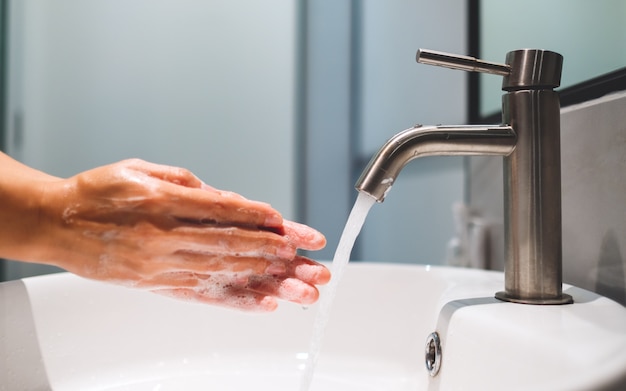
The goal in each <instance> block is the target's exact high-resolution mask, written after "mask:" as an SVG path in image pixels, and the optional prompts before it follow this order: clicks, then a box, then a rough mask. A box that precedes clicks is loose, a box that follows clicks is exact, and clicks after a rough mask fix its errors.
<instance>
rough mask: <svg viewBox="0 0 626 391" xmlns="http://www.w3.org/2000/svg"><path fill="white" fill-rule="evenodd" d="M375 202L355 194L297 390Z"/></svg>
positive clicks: (311, 368)
mask: <svg viewBox="0 0 626 391" xmlns="http://www.w3.org/2000/svg"><path fill="white" fill-rule="evenodd" d="M375 202H376V200H375V199H374V198H373V197H371V196H369V195H368V194H365V193H359V195H358V197H357V199H356V202H355V203H354V206H353V207H352V211H351V212H350V216H349V217H348V221H347V222H346V226H345V227H344V229H343V233H342V234H341V239H340V240H339V245H338V246H337V250H336V251H335V256H334V257H333V263H332V265H331V272H332V279H331V280H330V282H329V283H328V286H327V287H326V290H325V291H324V295H323V296H322V297H321V298H320V303H319V309H318V312H317V315H316V318H315V323H314V325H313V336H312V337H311V345H310V347H309V355H308V357H307V361H306V364H305V365H306V366H305V369H304V374H303V376H302V382H301V383H300V391H308V390H309V389H310V387H311V382H312V381H313V374H314V373H315V366H316V364H317V359H318V357H319V354H320V350H321V348H322V346H321V345H322V339H323V338H324V332H325V331H326V325H327V324H328V318H329V317H330V311H331V309H332V306H333V302H334V299H335V293H336V291H337V286H338V285H339V282H340V281H341V277H342V275H343V272H344V270H345V267H346V265H347V264H348V262H349V261H350V253H351V252H352V247H354V242H355V241H356V238H357V236H358V235H359V232H361V228H362V227H363V223H365V218H366V217H367V214H368V212H369V210H370V208H371V207H372V205H374V203H375Z"/></svg>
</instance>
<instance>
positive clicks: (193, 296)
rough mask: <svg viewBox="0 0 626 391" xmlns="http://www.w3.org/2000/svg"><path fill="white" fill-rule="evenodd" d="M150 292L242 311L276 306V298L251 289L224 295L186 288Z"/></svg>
mask: <svg viewBox="0 0 626 391" xmlns="http://www.w3.org/2000/svg"><path fill="white" fill-rule="evenodd" d="M152 292H154V293H158V294H161V295H165V296H169V297H173V298H175V299H178V300H185V301H192V302H197V303H203V304H211V305H217V306H222V307H228V308H232V309H237V310H242V311H250V312H252V311H254V312H271V311H274V310H275V309H276V308H277V307H278V303H277V302H276V299H274V298H273V297H270V296H266V295H263V294H260V293H256V292H252V291H240V292H236V291H231V292H228V294H224V295H218V296H215V295H212V294H211V293H208V292H206V291H201V290H194V289H188V288H178V289H156V290H153V291H152Z"/></svg>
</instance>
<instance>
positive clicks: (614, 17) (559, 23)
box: [477, 0, 626, 118]
mask: <svg viewBox="0 0 626 391" xmlns="http://www.w3.org/2000/svg"><path fill="white" fill-rule="evenodd" d="M625 16H626V2H624V1H622V0H596V1H587V0H552V1H543V0H527V1H515V0H480V1H479V10H478V13H477V17H478V26H479V28H478V29H479V34H478V35H479V37H478V39H479V40H478V45H479V56H480V58H481V59H483V60H486V61H494V62H504V58H505V55H506V53H507V52H509V51H511V50H514V49H523V48H537V49H547V50H552V51H555V52H557V53H560V54H562V55H563V57H564V63H563V74H562V78H561V87H560V88H559V90H562V89H563V88H567V87H571V86H573V85H575V84H578V83H581V82H583V81H586V80H589V79H592V78H594V77H597V76H599V75H603V74H606V73H609V72H613V71H615V70H618V69H621V68H624V67H626V50H624V49H625V48H626V23H624V17H625ZM501 84H502V78H500V77H496V76H492V75H482V74H481V75H479V91H480V98H479V99H480V100H479V115H480V117H483V118H484V117H487V116H490V115H492V114H494V113H498V112H499V111H500V105H501V96H502V90H501Z"/></svg>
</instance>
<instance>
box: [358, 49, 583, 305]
mask: <svg viewBox="0 0 626 391" xmlns="http://www.w3.org/2000/svg"><path fill="white" fill-rule="evenodd" d="M417 62H419V63H424V64H429V65H438V66H444V67H447V68H452V69H460V70H465V71H471V72H484V73H491V74H495V75H500V76H503V77H504V78H503V82H502V90H503V91H505V92H506V93H505V94H504V95H503V97H502V124H501V125H493V126H490V125H454V126H449V125H437V126H422V125H416V126H414V127H412V128H409V129H407V130H404V131H402V132H400V133H398V134H396V135H395V136H393V137H391V138H390V139H389V140H388V141H387V142H386V143H385V144H384V145H383V146H382V147H381V149H380V150H379V151H378V153H376V154H375V155H374V157H373V158H372V159H371V161H370V162H369V164H368V165H367V167H366V168H365V170H364V171H363V173H362V174H361V177H360V178H359V180H358V181H357V183H356V185H355V187H356V189H357V190H358V191H360V192H364V193H367V194H369V195H370V196H372V197H374V198H375V199H376V200H377V201H378V202H382V201H383V200H384V199H385V197H386V195H387V193H388V192H389V190H390V189H391V187H392V185H393V183H394V182H395V180H396V178H397V176H398V174H399V173H400V171H401V170H402V168H403V167H404V166H405V165H406V164H407V163H408V162H409V161H411V160H413V159H416V158H419V157H424V156H434V155H448V156H449V155H500V156H503V165H504V230H505V243H504V245H505V262H504V280H505V281H504V285H505V286H504V288H505V289H504V291H501V292H497V293H496V294H495V296H496V298H498V299H500V300H504V301H509V302H514V303H524V304H570V303H573V299H572V297H571V296H570V295H567V294H564V293H563V288H562V285H563V281H562V280H563V271H562V248H561V156H560V102H559V96H558V94H557V93H556V92H555V91H554V88H556V87H558V86H559V85H560V81H561V68H562V65H563V57H562V56H561V55H560V54H558V53H555V52H551V51H547V50H536V49H522V50H515V51H512V52H509V53H507V55H506V61H505V64H499V63H491V62H487V61H482V60H479V59H476V58H473V57H468V56H460V55H455V54H449V53H443V52H437V51H432V50H424V49H420V50H418V52H417Z"/></svg>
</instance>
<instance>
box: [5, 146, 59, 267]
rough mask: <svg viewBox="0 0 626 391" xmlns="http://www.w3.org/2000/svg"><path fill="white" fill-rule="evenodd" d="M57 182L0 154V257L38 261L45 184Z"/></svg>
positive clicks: (56, 179)
mask: <svg viewBox="0 0 626 391" xmlns="http://www.w3.org/2000/svg"><path fill="white" fill-rule="evenodd" d="M58 180H59V179H58V178H56V177H53V176H51V175H48V174H45V173H43V172H41V171H38V170H35V169H33V168H30V167H28V166H26V165H24V164H22V163H20V162H18V161H16V160H14V159H12V158H11V157H9V156H8V155H6V154H4V153H1V152H0V202H1V203H2V204H1V206H0V257H3V258H10V259H17V260H24V261H37V262H39V261H41V259H39V258H41V256H40V255H38V254H40V253H41V252H42V251H43V249H42V246H43V243H42V241H41V235H40V234H39V233H38V231H39V230H41V229H43V228H44V226H43V225H42V224H41V221H40V220H41V218H42V214H41V210H42V207H43V203H44V201H45V197H46V195H45V193H46V188H47V184H50V183H54V182H56V181H58Z"/></svg>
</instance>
